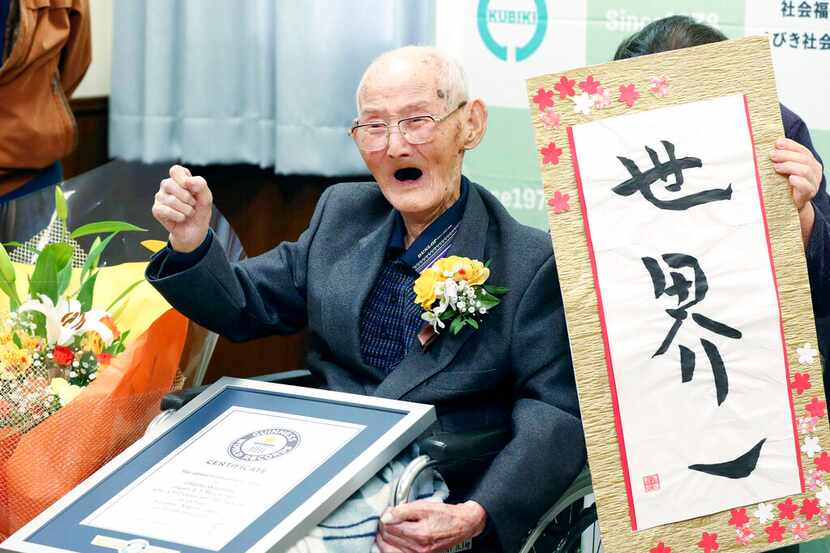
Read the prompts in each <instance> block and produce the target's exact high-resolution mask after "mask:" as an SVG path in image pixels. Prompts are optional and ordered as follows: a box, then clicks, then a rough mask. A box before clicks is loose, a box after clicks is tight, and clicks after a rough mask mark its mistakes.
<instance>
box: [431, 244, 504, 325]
mask: <svg viewBox="0 0 830 553" xmlns="http://www.w3.org/2000/svg"><path fill="white" fill-rule="evenodd" d="M489 277H490V269H489V268H488V267H487V265H485V264H484V263H482V262H481V261H477V260H475V259H469V258H466V257H458V256H450V257H445V258H442V259H439V260H438V261H436V262H435V264H434V265H433V266H432V267H430V268H428V269H426V270H425V271H424V272H422V273H421V276H419V277H418V280H416V281H415V286H414V290H415V296H416V297H415V303H417V304H418V305H420V306H421V307H423V308H424V312H423V313H422V314H421V318H422V319H423V320H425V321H426V322H427V323H429V324H430V326H431V327H432V330H433V331H434V332H435V333H436V334H437V333H439V332H440V329H442V328H445V327H446V326H447V324H449V329H450V331H451V332H452V333H453V334H458V333H459V332H460V331H461V329H462V328H464V325H470V326H471V327H473V328H475V329H477V328H478V326H479V323H480V322H481V318H482V317H483V316H484V315H486V314H487V312H488V311H490V310H491V309H492V308H494V307H495V306H497V305H498V304H499V303H500V301H501V300H499V296H503V295H504V294H506V293H507V291H508V289H507V288H504V287H501V286H493V285H490V284H485V282H487V279H488V278H489Z"/></svg>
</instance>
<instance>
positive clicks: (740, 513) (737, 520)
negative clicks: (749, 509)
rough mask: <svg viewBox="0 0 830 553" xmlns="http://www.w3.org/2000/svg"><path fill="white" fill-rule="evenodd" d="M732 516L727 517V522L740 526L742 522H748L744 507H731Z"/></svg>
mask: <svg viewBox="0 0 830 553" xmlns="http://www.w3.org/2000/svg"><path fill="white" fill-rule="evenodd" d="M730 512H731V514H732V518H730V519H729V524H730V525H732V526H734V527H736V528H740V527H741V526H743V525H744V524H748V523H749V517H748V516H746V509H732V510H731V511H730Z"/></svg>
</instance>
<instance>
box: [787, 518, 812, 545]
mask: <svg viewBox="0 0 830 553" xmlns="http://www.w3.org/2000/svg"><path fill="white" fill-rule="evenodd" d="M790 531H791V532H792V533H793V538H795V540H796V541H804V540H806V539H807V537H808V535H809V533H810V527H809V526H807V525H806V524H805V523H803V522H800V521H799V522H796V523H794V524H792V525H790Z"/></svg>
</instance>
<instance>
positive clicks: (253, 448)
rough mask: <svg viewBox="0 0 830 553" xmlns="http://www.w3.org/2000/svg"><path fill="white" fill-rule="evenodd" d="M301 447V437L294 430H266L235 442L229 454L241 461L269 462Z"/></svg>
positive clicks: (258, 431) (246, 435)
mask: <svg viewBox="0 0 830 553" xmlns="http://www.w3.org/2000/svg"><path fill="white" fill-rule="evenodd" d="M299 445H300V435H299V434H298V433H297V432H294V431H293V430H285V429H283V428H266V429H265V430H257V431H256V432H251V433H250V434H245V435H244V436H242V437H241V438H239V439H237V440H234V441H233V443H231V445H230V447H229V448H228V454H229V455H230V456H231V457H233V458H234V459H239V460H240V461H268V460H269V459H275V458H277V457H281V456H283V455H286V454H288V453H291V452H292V451H294V450H295V449H297V446H299Z"/></svg>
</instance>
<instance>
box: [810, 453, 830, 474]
mask: <svg viewBox="0 0 830 553" xmlns="http://www.w3.org/2000/svg"><path fill="white" fill-rule="evenodd" d="M813 463H815V465H816V468H817V469H818V470H820V471H822V472H830V455H827V452H826V451H822V452H821V455H819V456H818V457H816V458H815V459H813Z"/></svg>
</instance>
